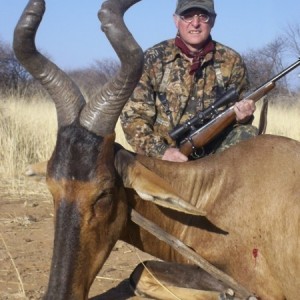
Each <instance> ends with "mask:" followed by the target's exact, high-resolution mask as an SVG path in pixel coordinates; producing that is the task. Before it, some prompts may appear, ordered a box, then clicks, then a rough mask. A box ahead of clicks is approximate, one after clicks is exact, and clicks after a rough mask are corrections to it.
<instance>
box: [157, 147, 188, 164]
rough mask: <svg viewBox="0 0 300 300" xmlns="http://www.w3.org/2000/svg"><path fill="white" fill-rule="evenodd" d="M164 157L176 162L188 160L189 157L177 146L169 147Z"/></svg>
mask: <svg viewBox="0 0 300 300" xmlns="http://www.w3.org/2000/svg"><path fill="white" fill-rule="evenodd" d="M162 159H163V160H169V161H176V162H185V161H187V160H188V158H187V157H186V156H185V155H184V154H182V153H181V152H180V151H179V149H177V148H168V149H167V150H166V152H165V153H164V155H163V157H162Z"/></svg>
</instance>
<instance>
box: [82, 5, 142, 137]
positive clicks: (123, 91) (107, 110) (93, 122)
mask: <svg viewBox="0 0 300 300" xmlns="http://www.w3.org/2000/svg"><path fill="white" fill-rule="evenodd" d="M139 1H140V0H108V1H105V2H104V3H103V4H102V7H101V9H100V11H99V13H98V17H99V19H100V21H101V23H102V26H101V28H102V30H103V31H104V33H105V34H106V36H107V38H108V40H109V41H110V43H111V45H112V47H113V48H114V50H115V51H116V53H117V55H118V57H119V59H120V61H121V68H120V70H119V72H118V73H117V75H116V76H115V77H114V78H112V79H111V80H109V81H108V82H107V83H106V84H105V85H104V86H103V87H102V89H101V90H100V92H99V94H97V95H96V96H95V98H93V99H92V100H91V101H89V102H88V103H87V105H86V106H85V107H84V109H83V110H82V112H81V115H80V123H81V125H82V126H84V127H85V128H87V129H88V130H90V131H92V132H94V133H95V134H97V135H100V136H104V135H107V134H110V133H113V132H114V128H115V125H116V122H117V120H118V117H119V115H120V113H121V110H122V108H123V106H124V105H125V103H126V101H127V100H128V98H129V97H130V95H131V94H132V92H133V90H134V88H135V86H136V84H137V83H138V81H139V79H140V76H141V74H142V69H143V51H142V49H141V48H140V46H139V45H138V44H137V42H136V41H135V39H134V38H133V36H132V35H131V33H130V32H129V31H128V29H127V27H126V25H125V23H124V20H123V15H124V12H125V11H126V10H127V9H128V8H129V7H130V6H132V5H133V4H135V3H136V2H139Z"/></svg>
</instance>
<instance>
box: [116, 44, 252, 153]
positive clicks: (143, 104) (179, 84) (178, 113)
mask: <svg viewBox="0 0 300 300" xmlns="http://www.w3.org/2000/svg"><path fill="white" fill-rule="evenodd" d="M214 43H215V51H214V53H212V52H210V53H208V54H207V55H206V56H205V57H204V60H203V61H202V63H201V66H200V68H199V69H198V70H197V71H196V73H195V74H194V75H190V73H189V69H190V66H191V62H190V60H189V59H188V58H187V57H186V56H185V55H184V54H183V53H182V52H181V51H180V49H179V48H178V47H176V46H175V44H174V39H171V40H167V41H164V42H161V43H159V44H157V45H155V46H154V47H152V48H150V49H148V50H147V51H146V52H145V63H144V71H143V74H142V77H141V79H140V81H139V83H138V85H137V87H136V88H135V90H134V92H133V94H132V96H131V98H130V99H129V101H128V102H127V103H126V105H125V107H124V109H123V111H122V114H121V124H122V127H123V130H124V133H125V136H126V139H127V141H128V142H129V144H130V145H131V146H132V147H133V149H134V151H136V152H137V153H142V154H145V155H148V156H154V157H162V155H163V154H164V152H165V150H166V149H167V148H168V147H170V146H173V147H174V146H175V142H174V141H173V140H172V139H171V138H170V137H169V134H168V133H169V131H170V130H172V129H173V127H174V126H176V125H177V124H182V123H183V122H185V121H186V120H187V119H189V118H191V117H193V116H194V115H195V113H196V112H197V111H201V110H203V109H206V108H207V107H208V106H210V105H211V104H212V103H213V102H214V101H215V100H216V99H218V98H219V97H220V96H221V95H222V94H224V93H225V92H226V90H227V89H228V88H229V87H230V86H232V85H234V86H235V88H236V89H237V91H238V93H239V94H240V95H241V96H242V93H244V92H245V91H246V89H247V88H248V79H247V71H246V67H245V65H244V62H243V60H242V58H241V56H240V55H239V54H238V53H237V52H235V51H234V50H232V49H231V48H229V47H226V46H224V45H222V44H220V43H218V42H215V41H214ZM168 115H169V116H168Z"/></svg>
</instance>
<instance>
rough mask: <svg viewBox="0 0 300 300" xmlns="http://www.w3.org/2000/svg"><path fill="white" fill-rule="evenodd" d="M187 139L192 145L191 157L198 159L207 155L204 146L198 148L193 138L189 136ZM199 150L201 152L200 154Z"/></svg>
mask: <svg viewBox="0 0 300 300" xmlns="http://www.w3.org/2000/svg"><path fill="white" fill-rule="evenodd" d="M187 140H188V141H189V142H190V143H191V145H192V153H191V157H192V158H193V159H198V158H201V157H203V156H204V155H205V150H204V148H203V147H201V148H198V149H197V148H196V146H195V144H194V141H193V139H192V138H191V137H188V138H187ZM200 150H201V152H200ZM199 152H200V154H199Z"/></svg>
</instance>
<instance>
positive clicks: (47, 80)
mask: <svg viewBox="0 0 300 300" xmlns="http://www.w3.org/2000/svg"><path fill="white" fill-rule="evenodd" d="M44 12H45V1H44V0H31V1H29V2H28V4H27V6H26V8H25V9H24V11H23V14H22V15H21V17H20V20H19V22H18V24H17V26H16V28H15V32H14V41H13V47H14V51H15V54H16V57H17V59H18V60H19V61H20V63H21V64H22V65H23V66H24V67H25V68H26V70H27V71H28V72H29V73H30V74H31V75H32V76H33V77H34V78H35V79H37V80H38V81H39V82H40V83H41V84H42V86H43V87H44V88H45V89H46V90H47V91H48V93H49V95H50V96H51V98H52V99H53V101H54V103H55V106H56V110H57V121H58V126H59V127H61V126H64V125H69V124H71V123H72V122H73V121H74V120H75V119H76V118H77V117H78V114H79V111H80V110H81V107H82V105H84V104H85V101H84V98H83V96H82V94H81V92H80V90H79V89H78V87H77V86H76V85H75V84H74V82H73V81H72V80H71V79H70V78H69V77H68V76H67V75H66V74H65V73H64V72H63V71H62V70H60V69H59V68H58V67H57V66H56V65H55V64H53V63H52V62H50V61H49V60H48V59H47V58H46V57H44V56H43V55H42V54H40V53H39V52H38V51H37V49H36V46H35V41H34V40H35V35H36V32H37V29H38V27H39V24H40V22H41V20H42V17H43V15H44Z"/></svg>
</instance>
